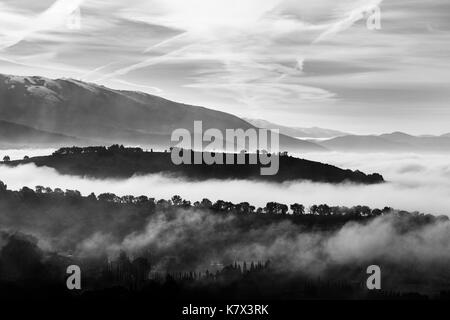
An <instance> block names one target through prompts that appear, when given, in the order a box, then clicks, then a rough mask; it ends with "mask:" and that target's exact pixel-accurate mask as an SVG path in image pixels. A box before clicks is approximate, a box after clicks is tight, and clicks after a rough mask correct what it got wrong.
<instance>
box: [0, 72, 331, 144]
mask: <svg viewBox="0 0 450 320" xmlns="http://www.w3.org/2000/svg"><path fill="white" fill-rule="evenodd" d="M0 119H2V120H5V121H9V122H13V123H20V124H22V125H26V126H30V127H33V128H36V129H39V130H45V131H49V132H55V133H60V134H64V135H68V136H74V137H78V138H81V139H95V140H96V141H101V142H103V143H105V144H113V143H121V144H128V145H141V146H144V147H154V146H161V147H165V148H167V147H169V146H170V145H172V144H171V141H170V136H171V133H172V131H173V130H175V129H178V128H185V129H188V130H189V131H191V130H193V123H194V121H196V120H201V121H202V122H203V127H204V130H207V129H209V128H217V129H219V130H221V131H222V132H224V131H225V130H226V129H237V128H241V129H244V130H247V129H250V128H255V127H254V126H253V125H251V124H250V123H248V122H246V121H245V120H243V119H241V118H239V117H237V116H234V115H232V114H229V113H225V112H222V111H216V110H212V109H208V108H205V107H199V106H191V105H187V104H182V103H177V102H173V101H170V100H167V99H164V98H161V97H158V96H154V95H150V94H147V93H143V92H134V91H125V90H114V89H111V88H108V87H105V86H101V85H98V84H89V83H85V82H82V81H79V80H75V79H55V80H52V79H48V78H45V77H39V76H30V77H20V76H11V75H2V74H0ZM280 148H282V149H287V150H290V151H324V150H325V148H324V147H322V146H319V145H317V144H314V143H311V142H308V141H302V140H298V139H295V138H292V137H289V136H286V135H280Z"/></svg>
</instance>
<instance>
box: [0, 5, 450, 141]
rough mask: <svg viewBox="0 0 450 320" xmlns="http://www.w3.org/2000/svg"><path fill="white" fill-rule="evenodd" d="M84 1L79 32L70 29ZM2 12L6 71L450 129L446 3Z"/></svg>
mask: <svg viewBox="0 0 450 320" xmlns="http://www.w3.org/2000/svg"><path fill="white" fill-rule="evenodd" d="M376 6H381V19H382V29H381V30H378V31H371V30H368V29H367V28H366V15H365V13H366V12H369V11H370V10H371V9H373V8H375V7H376ZM78 7H80V8H81V29H80V30H70V29H68V28H66V27H65V22H66V21H67V17H68V16H69V15H70V14H71V13H72V12H73V11H74V10H75V9H76V8H78ZM0 9H1V10H0V58H1V60H0V68H2V70H3V72H6V73H20V74H26V73H27V72H28V73H33V74H36V73H38V74H39V73H40V74H42V75H44V76H48V77H74V78H80V79H83V80H86V81H93V82H98V83H101V84H103V85H108V86H112V87H117V88H121V87H122V86H123V85H125V86H126V88H128V89H133V88H134V89H135V90H144V91H147V92H151V93H163V94H164V96H165V97H167V98H171V99H175V100H178V101H183V102H186V103H192V104H200V105H205V106H209V107H214V108H220V109H222V110H224V111H228V112H232V113H236V114H238V115H242V116H247V117H254V116H257V117H258V118H270V119H272V120H276V121H277V122H282V123H284V124H288V125H289V124H291V125H294V124H295V125H306V126H311V125H320V126H329V127H334V128H338V129H346V130H353V131H360V132H362V131H363V130H366V132H370V131H375V130H381V131H383V130H397V129H403V130H409V131H411V130H414V129H415V130H416V131H417V130H418V129H417V128H424V125H423V124H421V125H420V126H419V123H421V121H422V122H423V119H424V117H425V118H427V117H428V119H430V120H431V119H434V120H433V124H427V125H426V126H425V127H426V128H429V129H430V131H432V130H435V131H436V133H439V132H441V131H448V130H445V123H448V121H450V111H448V108H446V106H445V103H444V101H446V100H448V98H450V94H449V93H448V92H450V90H448V89H450V88H448V87H449V85H448V83H450V82H449V80H450V72H449V71H450V70H449V68H450V67H449V66H448V61H447V60H448V59H446V54H449V53H450V52H448V51H449V50H450V47H447V46H446V45H444V43H448V40H449V38H450V33H449V30H450V23H449V22H448V21H450V20H449V19H448V18H449V17H448V15H449V12H450V11H449V9H450V5H449V4H448V1H446V0H431V1H427V2H426V3H425V2H419V1H408V0H386V1H382V0H342V1H332V0H314V1H312V0H311V1H297V0H264V1H262V0H246V1H237V0H189V1H186V0H145V1H144V0H136V1H132V2H129V3H124V2H123V1H118V0H109V1H106V0H89V1H82V0H73V1H70V0H58V1H56V2H52V1H50V0H48V1H47V2H46V5H45V6H44V2H42V4H40V5H39V7H38V6H37V4H34V2H32V1H31V0H30V1H27V0H21V1H9V0H7V1H5V2H3V4H0ZM325 66H326V67H325ZM133 84H134V85H133ZM430 86H432V87H433V89H432V90H431V91H430ZM155 88H157V90H155ZM408 90H410V91H411V92H415V93H417V95H420V94H421V93H423V95H422V96H424V97H425V96H426V97H427V99H428V100H427V102H428V103H427V105H425V104H424V101H423V100H420V99H409V98H408V96H406V95H405V94H404V92H406V91H408ZM375 92H378V93H377V94H375ZM430 92H435V93H436V94H434V95H431V94H430ZM380 97H382V98H383V105H380V104H379V101H380ZM406 113H407V114H408V121H403V120H402V118H401V117H399V114H406ZM425 114H427V115H428V116H426V115H425ZM368 115H370V118H367V117H368ZM386 119H395V120H396V121H395V123H394V122H393V121H392V123H391V124H389V123H388V122H386ZM361 123H365V124H364V125H360V124H361ZM394 125H395V126H396V128H394V127H393V126H394ZM391 126H392V127H391ZM424 131H429V130H427V129H424Z"/></svg>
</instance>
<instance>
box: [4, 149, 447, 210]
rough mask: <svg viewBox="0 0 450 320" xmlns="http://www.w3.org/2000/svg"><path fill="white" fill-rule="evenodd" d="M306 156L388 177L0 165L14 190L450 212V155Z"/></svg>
mask: <svg viewBox="0 0 450 320" xmlns="http://www.w3.org/2000/svg"><path fill="white" fill-rule="evenodd" d="M49 153H51V151H49V150H25V151H24V150H16V151H10V150H7V151H5V150H3V151H2V152H0V156H1V157H3V155H6V154H8V155H10V157H11V159H19V158H23V156H24V155H28V156H34V155H42V154H49ZM300 156H301V157H302V158H305V159H310V160H316V161H320V162H325V163H329V164H333V165H336V166H339V167H342V168H349V169H352V170H356V169H359V170H361V171H363V172H365V173H372V172H378V173H380V174H382V175H383V176H384V178H385V179H386V180H387V181H388V182H387V183H385V184H380V185H370V186H364V185H351V184H340V185H331V184H324V183H311V182H305V181H298V182H292V183H285V184H281V185H280V184H276V183H264V182H253V181H236V180H233V181H218V180H210V181H204V182H188V181H182V180H176V179H170V178H166V177H164V176H161V175H147V176H139V177H133V178H130V179H126V180H113V179H108V180H99V179H90V178H84V177H75V176H62V175H60V174H58V173H57V172H56V171H55V170H53V169H49V168H37V167H35V166H34V165H25V166H20V167H17V168H9V167H6V166H3V165H0V180H2V181H3V182H5V183H6V184H7V185H8V187H9V188H10V189H20V188H21V187H23V186H27V187H30V188H34V187H35V186H36V185H43V186H48V187H51V188H56V187H58V188H61V189H77V190H79V191H80V192H81V193H83V194H85V195H86V194H89V193H91V192H94V193H96V194H100V193H103V192H113V193H115V194H117V195H127V194H131V195H142V194H144V195H147V196H150V197H154V198H157V199H159V198H166V199H168V198H170V197H172V196H173V195H175V194H178V195H180V196H181V197H183V198H185V199H188V200H191V201H196V200H201V199H202V198H205V197H206V198H209V199H210V200H212V201H215V200H218V199H222V200H229V201H232V202H243V201H247V202H250V203H251V204H253V205H256V206H264V205H265V203H266V202H268V201H277V202H282V203H286V204H291V203H294V202H298V203H303V204H304V205H307V206H309V205H311V204H321V203H327V204H329V205H345V206H352V205H368V206H370V207H379V208H383V207H385V206H390V207H394V208H396V209H403V210H408V211H421V212H424V213H432V214H436V215H440V214H446V215H449V214H450V161H449V156H448V155H439V154H426V155H418V154H381V153H378V154H355V153H338V152H330V153H317V154H316V153H314V154H313V153H311V154H303V155H300Z"/></svg>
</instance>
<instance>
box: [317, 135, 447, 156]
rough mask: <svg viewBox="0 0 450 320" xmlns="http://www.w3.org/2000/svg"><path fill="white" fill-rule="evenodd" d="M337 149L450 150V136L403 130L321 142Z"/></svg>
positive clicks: (384, 150)
mask: <svg viewBox="0 0 450 320" xmlns="http://www.w3.org/2000/svg"><path fill="white" fill-rule="evenodd" d="M319 143H320V144H321V145H322V146H324V147H326V148H328V149H330V150H336V151H352V152H450V137H446V136H420V137H418V136H412V135H409V134H406V133H403V132H393V133H389V134H382V135H378V136H376V135H368V136H359V135H348V136H343V137H337V138H333V139H329V140H325V141H320V142H319Z"/></svg>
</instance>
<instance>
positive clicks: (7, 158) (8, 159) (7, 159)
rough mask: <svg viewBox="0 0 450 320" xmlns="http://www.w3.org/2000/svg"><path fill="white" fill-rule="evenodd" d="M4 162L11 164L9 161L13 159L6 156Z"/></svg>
mask: <svg viewBox="0 0 450 320" xmlns="http://www.w3.org/2000/svg"><path fill="white" fill-rule="evenodd" d="M3 161H4V162H9V161H11V158H10V157H9V156H4V157H3Z"/></svg>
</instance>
